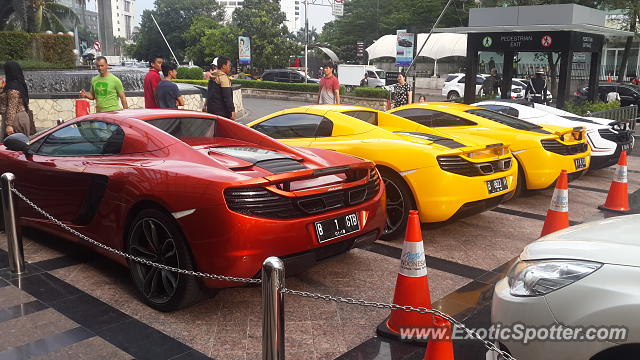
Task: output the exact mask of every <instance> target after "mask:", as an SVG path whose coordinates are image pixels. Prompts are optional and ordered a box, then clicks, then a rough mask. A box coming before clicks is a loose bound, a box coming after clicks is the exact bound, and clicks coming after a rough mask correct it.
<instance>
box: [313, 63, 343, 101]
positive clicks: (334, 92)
mask: <svg viewBox="0 0 640 360" xmlns="http://www.w3.org/2000/svg"><path fill="white" fill-rule="evenodd" d="M334 68H335V67H334V65H333V64H332V63H329V64H326V65H325V66H324V67H323V69H322V71H323V72H324V77H323V78H321V79H320V91H319V92H318V104H340V82H338V78H337V77H335V76H334V75H333V70H334Z"/></svg>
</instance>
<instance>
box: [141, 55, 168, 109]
mask: <svg viewBox="0 0 640 360" xmlns="http://www.w3.org/2000/svg"><path fill="white" fill-rule="evenodd" d="M163 63H164V59H163V58H161V57H160V56H152V57H150V58H149V72H147V75H145V76H144V107H145V108H147V109H153V108H157V107H158V104H156V87H157V86H158V84H159V83H160V81H161V80H162V79H161V78H160V70H162V64H163Z"/></svg>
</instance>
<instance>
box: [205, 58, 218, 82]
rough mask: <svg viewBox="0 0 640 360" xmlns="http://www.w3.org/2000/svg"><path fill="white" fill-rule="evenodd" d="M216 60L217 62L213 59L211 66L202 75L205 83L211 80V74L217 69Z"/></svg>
mask: <svg viewBox="0 0 640 360" xmlns="http://www.w3.org/2000/svg"><path fill="white" fill-rule="evenodd" d="M216 60H218V58H215V59H213V61H212V62H211V66H209V71H207V72H205V73H204V79H205V80H207V81H209V80H211V74H213V72H214V71H216V70H217V69H218V67H217V66H216Z"/></svg>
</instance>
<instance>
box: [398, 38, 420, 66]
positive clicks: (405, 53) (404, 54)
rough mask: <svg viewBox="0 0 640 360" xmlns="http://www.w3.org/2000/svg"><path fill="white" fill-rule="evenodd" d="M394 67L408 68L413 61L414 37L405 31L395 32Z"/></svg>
mask: <svg viewBox="0 0 640 360" xmlns="http://www.w3.org/2000/svg"><path fill="white" fill-rule="evenodd" d="M396 38H397V40H396V66H409V65H411V61H412V60H413V45H414V42H415V39H414V38H415V36H414V34H413V33H408V32H407V31H406V30H398V31H397V32H396Z"/></svg>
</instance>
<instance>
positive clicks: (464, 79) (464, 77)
mask: <svg viewBox="0 0 640 360" xmlns="http://www.w3.org/2000/svg"><path fill="white" fill-rule="evenodd" d="M466 79H467V78H466V76H463V77H461V78H460V80H458V83H460V84H464V82H465V81H466Z"/></svg>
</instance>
